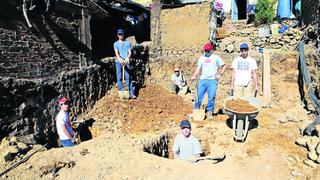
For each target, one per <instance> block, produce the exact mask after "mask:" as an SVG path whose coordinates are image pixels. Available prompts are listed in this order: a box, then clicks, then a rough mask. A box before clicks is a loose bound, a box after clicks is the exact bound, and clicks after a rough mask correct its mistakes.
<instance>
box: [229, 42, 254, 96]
mask: <svg viewBox="0 0 320 180" xmlns="http://www.w3.org/2000/svg"><path fill="white" fill-rule="evenodd" d="M248 52H249V46H248V44H247V43H243V44H241V45H240V56H239V57H237V58H235V59H234V60H233V62H232V67H231V68H232V76H231V87H230V89H231V94H232V95H234V96H243V97H252V96H255V95H256V93H257V92H258V87H259V85H258V77H257V69H258V66H257V62H256V60H254V59H253V58H252V57H250V56H249V55H248ZM252 78H253V81H254V88H253V85H252ZM253 89H255V91H253Z"/></svg>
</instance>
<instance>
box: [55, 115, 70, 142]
mask: <svg viewBox="0 0 320 180" xmlns="http://www.w3.org/2000/svg"><path fill="white" fill-rule="evenodd" d="M68 120H69V115H68V113H67V112H65V111H60V112H59V113H58V115H57V117H56V125H57V131H58V135H59V139H61V140H68V139H70V138H69V137H68V136H67V135H66V134H65V133H64V132H63V131H62V128H61V125H63V124H64V125H65V126H66V127H67V130H68V131H69V133H70V135H71V136H73V130H72V128H71V127H70V125H69V123H68Z"/></svg>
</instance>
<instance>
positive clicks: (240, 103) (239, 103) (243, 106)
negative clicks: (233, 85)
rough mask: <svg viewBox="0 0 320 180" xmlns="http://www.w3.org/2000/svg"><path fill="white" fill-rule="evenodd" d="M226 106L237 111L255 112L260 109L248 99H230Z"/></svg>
mask: <svg viewBox="0 0 320 180" xmlns="http://www.w3.org/2000/svg"><path fill="white" fill-rule="evenodd" d="M226 106H227V109H229V110H231V111H236V112H254V111H257V110H258V109H257V108H256V107H254V106H252V105H251V104H249V102H248V101H246V100H242V99H234V100H231V101H228V102H227V104H226Z"/></svg>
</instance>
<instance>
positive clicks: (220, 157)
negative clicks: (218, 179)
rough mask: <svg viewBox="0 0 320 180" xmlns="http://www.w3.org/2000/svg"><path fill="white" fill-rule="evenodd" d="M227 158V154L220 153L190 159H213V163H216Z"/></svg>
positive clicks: (197, 160)
mask: <svg viewBox="0 0 320 180" xmlns="http://www.w3.org/2000/svg"><path fill="white" fill-rule="evenodd" d="M225 158H226V154H225V153H223V154H222V155H219V156H205V157H199V158H195V159H192V160H190V162H192V163H197V162H199V161H204V160H209V161H213V164H216V163H219V162H221V161H223V160H224V159H225Z"/></svg>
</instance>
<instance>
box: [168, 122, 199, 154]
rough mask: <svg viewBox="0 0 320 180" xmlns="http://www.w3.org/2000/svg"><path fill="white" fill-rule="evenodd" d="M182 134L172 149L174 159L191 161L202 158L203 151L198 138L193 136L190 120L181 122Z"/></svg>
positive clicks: (178, 136) (177, 137)
mask: <svg viewBox="0 0 320 180" xmlns="http://www.w3.org/2000/svg"><path fill="white" fill-rule="evenodd" d="M180 128H181V134H178V135H177V136H176V138H175V139H174V144H173V147H172V150H173V157H174V159H182V160H191V159H192V158H194V157H200V155H201V154H202V149H201V145H200V142H199V140H198V139H197V138H195V137H194V136H193V135H191V124H190V122H189V121H188V120H182V121H181V122H180Z"/></svg>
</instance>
